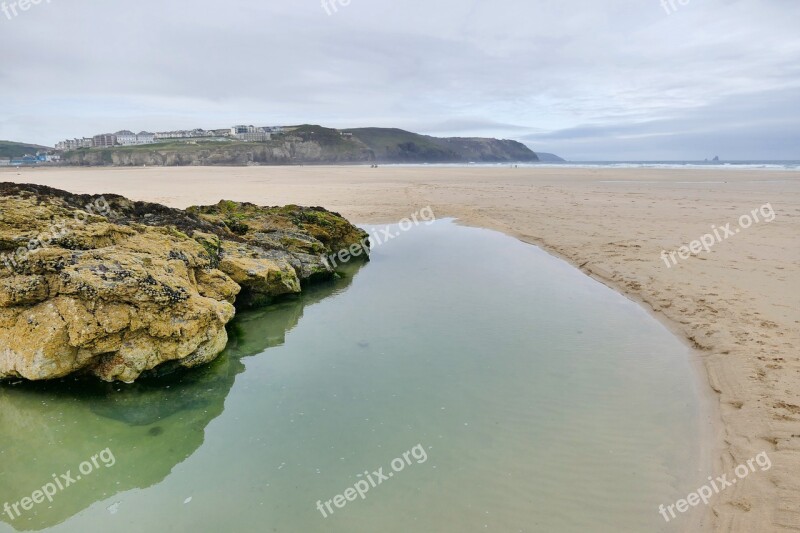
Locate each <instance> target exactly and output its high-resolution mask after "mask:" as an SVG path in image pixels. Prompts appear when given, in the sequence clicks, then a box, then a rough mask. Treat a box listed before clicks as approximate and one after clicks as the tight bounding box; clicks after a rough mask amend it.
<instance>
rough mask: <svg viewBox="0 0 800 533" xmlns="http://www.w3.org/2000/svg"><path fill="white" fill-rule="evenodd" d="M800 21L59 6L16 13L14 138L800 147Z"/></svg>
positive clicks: (707, 8)
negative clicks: (799, 24) (162, 134)
mask: <svg viewBox="0 0 800 533" xmlns="http://www.w3.org/2000/svg"><path fill="white" fill-rule="evenodd" d="M6 1H7V2H8V1H9V0H6ZM797 20H800V4H798V3H797V2H787V1H784V0H691V1H690V2H689V3H688V5H686V6H680V8H679V9H678V10H677V11H676V12H674V13H672V14H669V15H668V14H667V13H666V12H665V11H664V9H663V8H662V7H661V5H660V2H659V0H644V1H643V0H599V1H598V0H539V1H536V2H530V1H529V0H497V1H493V2H478V1H477V0H472V1H466V0H405V1H404V2H392V1H390V0H351V2H350V5H348V6H347V7H340V8H339V10H338V11H337V12H336V13H335V14H333V15H332V16H328V15H327V14H326V12H325V10H324V9H323V8H322V6H321V4H320V2H319V1H318V0H291V1H283V2H280V1H277V0H269V1H263V0H258V1H256V0H229V1H226V2H217V1H214V2H212V1H210V0H191V1H190V0H172V1H170V2H163V1H160V0H159V1H156V0H140V1H137V2H128V3H123V2H103V1H101V0H52V2H51V3H49V4H45V3H43V4H40V5H38V6H34V7H32V8H31V9H30V10H28V11H27V12H25V13H20V14H19V16H18V17H16V18H14V19H13V20H7V19H6V17H5V16H4V15H2V14H0V47H2V50H4V51H5V52H6V53H5V54H4V55H3V59H2V60H0V99H1V100H2V102H3V113H2V114H0V138H11V139H15V140H25V141H30V142H39V143H49V144H52V143H54V142H56V141H57V140H59V139H61V138H64V137H67V136H77V135H87V134H91V133H97V132H100V131H111V130H117V129H121V128H129V129H154V130H157V129H173V128H179V127H223V126H227V125H230V124H232V123H235V122H247V123H263V124H288V123H300V122H316V123H323V124H328V125H331V126H338V127H354V126H396V127H404V128H406V129H414V130H417V131H420V132H422V133H430V134H447V135H477V134H480V135H495V136H499V137H511V138H524V140H525V141H526V142H529V143H530V144H531V145H532V146H533V147H534V148H538V149H541V150H543V151H554V152H557V153H560V155H564V156H565V157H570V158H585V157H591V158H602V159H624V158H626V157H629V156H631V155H636V156H637V158H663V156H664V155H666V154H669V155H671V156H673V157H676V158H684V157H689V154H694V153H696V152H697V150H698V143H699V144H700V145H702V144H703V142H705V144H714V143H715V142H726V143H728V145H727V146H728V147H729V149H730V150H731V151H735V150H738V149H742V150H744V152H743V156H746V157H750V158H763V157H768V156H771V155H775V154H777V153H781V154H786V155H791V154H794V155H793V156H792V157H800V154H798V153H796V150H795V152H792V149H791V148H790V147H788V146H787V147H785V148H780V149H778V148H777V147H778V146H783V144H784V141H783V140H782V139H786V141H785V142H786V143H788V144H791V140H794V141H796V140H797V134H796V133H793V132H792V131H791V128H790V125H789V124H788V122H787V121H786V120H785V119H786V117H789V116H792V114H791V113H788V114H787V113H785V111H786V109H787V106H789V105H794V106H795V107H796V104H797V102H796V100H791V99H790V98H789V97H785V98H783V100H781V99H780V98H777V99H776V98H774V95H778V94H779V95H784V96H786V95H787V94H789V93H790V92H791V91H792V90H794V91H796V90H797V89H798V86H799V85H800V38H798V34H797V31H796V21H797ZM731 105H733V106H735V108H736V112H735V120H733V119H732V116H731V114H726V113H724V109H725V107H726V106H731ZM781 116H783V117H784V119H781ZM693 117H694V118H693ZM697 117H704V118H703V119H702V120H700V119H699V118H697ZM779 131H780V132H781V137H780V139H775V137H776V134H777V132H779ZM655 139H661V141H662V142H656V141H655ZM779 141H780V142H779ZM795 146H800V143H796V142H795ZM667 147H668V148H667ZM720 151H722V150H720Z"/></svg>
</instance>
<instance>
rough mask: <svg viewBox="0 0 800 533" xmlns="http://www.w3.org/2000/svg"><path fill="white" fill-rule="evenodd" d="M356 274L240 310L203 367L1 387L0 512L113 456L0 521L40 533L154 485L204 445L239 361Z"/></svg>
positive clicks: (280, 335)
mask: <svg viewBox="0 0 800 533" xmlns="http://www.w3.org/2000/svg"><path fill="white" fill-rule="evenodd" d="M358 268H359V266H352V267H349V268H348V270H347V271H345V272H344V274H345V275H344V276H343V277H341V278H339V279H337V280H335V281H332V282H328V283H325V284H322V285H319V286H315V287H309V288H308V290H307V292H305V293H304V294H303V295H301V296H299V297H296V298H293V299H291V300H286V301H283V302H280V303H277V304H275V305H272V306H270V307H268V308H264V309H260V310H257V311H249V312H243V313H241V314H240V316H238V317H237V318H236V319H234V321H233V322H231V324H229V335H230V342H229V344H228V347H227V348H226V350H225V353H224V354H223V355H222V356H221V357H219V358H218V359H216V360H215V361H213V362H212V363H210V364H208V365H206V366H204V367H200V368H196V369H193V370H179V371H176V372H174V373H171V374H168V375H165V376H160V377H158V376H152V377H150V378H147V379H142V380H140V381H137V382H136V383H134V384H132V385H124V384H119V383H116V384H108V383H101V382H98V381H97V380H86V381H83V380H78V379H75V378H68V379H65V380H60V381H58V382H50V383H46V382H45V383H42V382H39V383H24V382H23V383H20V384H18V385H16V386H4V387H0V428H2V436H0V505H2V502H5V501H8V502H10V503H14V502H18V501H20V500H21V499H22V498H23V497H26V496H27V497H29V496H30V495H31V494H32V493H33V491H35V490H38V489H41V487H42V485H43V484H45V483H48V482H49V481H51V480H52V475H53V474H54V473H55V474H60V473H66V472H67V471H68V470H71V471H72V473H73V474H74V473H76V472H77V471H78V466H79V465H80V464H81V462H83V461H86V460H88V459H90V458H91V457H92V456H93V455H95V454H97V453H98V452H100V451H101V450H104V449H105V448H109V449H110V450H111V451H112V452H113V454H114V457H115V458H116V464H114V466H112V467H110V468H105V467H103V466H101V467H100V468H99V469H97V470H96V471H95V472H94V473H92V475H89V476H84V478H83V479H81V481H80V482H78V483H77V484H76V485H75V486H73V487H69V488H68V489H67V490H65V491H61V492H59V493H58V495H57V497H56V498H55V499H54V502H53V503H52V504H51V503H49V502H45V503H43V504H39V505H35V506H34V507H33V509H32V510H30V511H26V512H24V514H23V515H22V516H21V517H20V518H17V519H16V520H13V521H12V520H11V519H10V518H9V517H8V516H7V515H2V516H0V520H2V521H4V522H6V523H7V524H10V525H11V526H13V527H14V528H15V529H17V530H19V531H25V530H34V531H38V530H41V529H44V528H47V527H52V526H54V525H56V524H60V523H61V522H63V521H65V520H67V519H68V518H70V517H71V516H73V515H75V514H77V513H78V512H80V511H82V510H83V509H85V508H87V507H88V506H90V505H91V504H92V503H94V502H96V501H100V500H103V499H106V498H110V497H111V496H113V495H114V494H117V493H119V492H122V491H125V490H129V489H132V488H147V487H149V486H152V485H154V484H156V483H159V482H161V481H162V480H163V479H164V478H165V477H167V476H168V475H169V473H170V472H171V471H172V469H173V467H174V466H175V465H177V464H179V463H181V462H183V461H184V460H186V459H187V458H188V457H189V456H190V455H192V454H193V453H194V452H195V451H196V450H197V449H198V448H199V447H200V446H201V445H202V443H203V439H204V431H205V428H206V426H207V425H208V424H209V422H211V420H213V419H214V418H216V417H217V416H219V415H220V414H222V411H223V410H224V405H225V399H226V397H227V396H228V393H229V392H230V390H231V388H232V387H233V384H234V381H235V379H236V376H237V375H238V374H240V373H241V372H242V371H243V370H244V369H245V365H244V363H243V362H242V361H241V360H242V359H243V358H245V357H248V356H252V355H256V354H260V353H262V352H264V350H266V349H267V348H270V347H272V346H278V345H281V344H283V343H284V340H285V335H286V332H287V331H289V330H291V329H292V328H294V327H295V326H296V325H297V324H298V322H299V321H300V319H301V318H302V316H303V309H304V307H306V306H308V305H313V304H315V303H317V302H319V301H321V300H323V299H324V298H326V297H328V296H330V295H332V294H336V293H337V292H340V291H342V290H344V289H345V288H346V287H347V286H348V285H349V284H350V282H351V280H352V279H353V276H355V274H356V273H357V271H358ZM265 356H266V357H268V354H267V355H265ZM0 512H2V511H1V510H0ZM29 519H30V520H29Z"/></svg>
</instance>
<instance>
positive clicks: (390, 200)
mask: <svg viewBox="0 0 800 533" xmlns="http://www.w3.org/2000/svg"><path fill="white" fill-rule="evenodd" d="M0 181H16V182H24V183H41V184H45V185H50V186H53V187H58V188H61V189H66V190H69V191H72V192H76V193H92V194H100V193H106V192H109V193H117V194H122V195H125V196H128V197H130V198H134V199H139V200H149V201H154V202H160V203H164V204H167V205H170V206H173V207H181V208H183V207H187V206H189V205H193V204H201V203H203V204H208V203H216V202H217V201H218V200H220V199H222V198H225V199H230V200H237V201H249V202H254V203H258V204H262V205H281V204H288V203H295V204H302V205H321V206H324V207H327V208H329V209H332V210H334V211H338V212H340V213H342V214H343V215H345V216H346V217H348V218H350V219H351V220H353V221H354V222H359V223H383V222H387V223H389V222H397V221H399V220H400V219H402V218H404V217H408V216H410V215H412V214H413V213H416V212H418V211H419V210H420V209H422V208H424V207H426V206H431V207H432V208H433V210H434V212H435V213H436V215H437V217H439V218H443V217H456V218H458V219H459V220H460V221H461V222H462V223H465V224H469V225H475V226H482V227H487V228H491V229H497V230H500V231H503V232H505V233H508V234H510V235H513V236H515V237H517V238H519V239H521V240H523V241H526V242H530V243H533V244H536V245H538V246H541V247H542V248H543V249H545V250H548V251H549V252H551V253H553V254H555V255H558V256H561V257H562V258H564V259H566V260H567V261H569V262H571V263H572V264H574V265H575V266H577V267H579V268H580V269H581V270H583V271H584V272H585V273H587V274H588V275H591V276H593V277H595V278H596V279H598V280H600V281H602V282H603V283H606V284H607V285H609V286H611V287H613V288H615V289H617V290H619V291H620V292H623V293H624V294H626V295H628V296H629V297H630V298H632V299H634V300H635V301H638V302H641V303H642V305H644V306H645V307H647V308H648V309H650V310H651V311H652V312H653V313H655V315H656V316H658V317H659V318H660V319H662V320H663V321H664V322H665V323H666V324H668V325H669V326H670V327H671V328H672V329H673V330H674V331H675V332H676V333H677V334H679V335H681V336H682V337H683V338H685V339H686V340H687V342H689V343H691V345H692V346H693V347H694V348H695V349H696V350H695V353H696V354H697V360H698V362H699V365H698V366H699V367H700V368H703V369H705V373H704V375H703V379H704V382H705V383H707V385H704V386H705V387H706V390H707V391H708V393H709V394H710V395H713V396H712V397H713V400H714V403H715V406H714V407H715V410H714V414H713V416H714V418H718V420H716V422H717V424H716V428H717V430H716V431H715V434H714V436H713V437H711V438H710V439H709V440H710V441H711V442H709V445H710V449H711V450H713V459H714V469H713V470H714V471H713V472H708V473H707V475H712V474H713V475H714V476H717V475H722V474H728V476H729V477H731V476H732V475H733V474H732V472H733V469H734V468H735V467H736V466H737V465H739V464H743V463H745V462H746V461H747V460H748V459H751V458H752V457H755V456H756V455H757V454H759V453H760V452H762V451H766V452H767V453H768V454H769V457H770V459H771V460H772V468H771V469H770V470H768V471H766V472H757V473H753V474H751V475H750V476H748V477H747V478H745V479H743V480H740V481H739V482H738V483H737V484H736V485H735V486H733V487H731V488H728V489H727V490H725V491H724V492H722V493H720V494H719V495H718V496H716V497H715V498H714V499H713V501H712V505H711V507H710V508H709V509H708V511H709V512H706V514H705V515H704V517H703V522H704V526H706V527H708V528H710V529H713V530H715V531H737V532H753V531H796V530H798V529H800V503H798V502H800V481H798V480H800V354H798V348H797V346H799V345H800V246H798V241H799V240H800V238H799V237H798V235H800V172H781V171H756V170H737V169H731V170H716V169H713V170H655V169H571V168H517V169H512V168H485V167H470V168H441V167H412V168H400V167H382V168H377V169H372V168H369V167H247V168H207V167H201V168H194V167H191V168H137V169H21V170H13V169H3V170H0ZM765 204H770V205H771V207H772V209H773V210H774V213H775V219H774V220H772V221H771V222H767V221H766V220H764V218H765V217H763V216H760V218H761V221H760V222H758V223H754V224H753V225H752V226H751V227H749V228H739V229H740V232H738V233H735V234H734V235H731V236H729V238H726V239H724V240H722V241H721V242H715V243H714V244H713V246H712V247H711V249H710V251H709V252H706V251H705V250H702V251H700V252H699V253H697V254H692V255H691V257H688V258H687V259H680V258H678V260H677V264H673V265H672V266H670V267H668V266H667V264H666V263H665V261H664V259H663V258H662V256H661V252H662V250H666V251H667V252H670V251H676V250H678V249H679V248H680V247H681V246H682V245H685V244H688V243H689V242H691V241H693V240H695V239H699V238H700V237H701V236H703V235H704V234H708V233H710V232H711V226H712V225H714V226H716V227H717V228H721V227H722V226H725V224H727V223H731V227H732V228H738V227H739V218H740V217H741V216H742V215H748V214H751V212H752V211H753V210H754V209H758V208H759V207H761V206H763V205H765ZM676 257H677V256H676ZM697 488H699V487H686V493H687V494H688V493H689V492H692V491H694V490H696V489H697ZM664 503H665V504H666V503H670V502H664ZM654 512H655V511H654ZM677 527H680V526H678V525H677V524H676V528H677ZM687 527H695V526H687ZM698 527H699V526H698Z"/></svg>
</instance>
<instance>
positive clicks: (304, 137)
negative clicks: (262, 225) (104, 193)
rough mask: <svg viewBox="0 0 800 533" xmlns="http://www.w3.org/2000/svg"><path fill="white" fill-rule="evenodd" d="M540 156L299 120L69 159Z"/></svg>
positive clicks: (156, 162) (151, 162)
mask: <svg viewBox="0 0 800 533" xmlns="http://www.w3.org/2000/svg"><path fill="white" fill-rule="evenodd" d="M532 161H538V157H537V156H536V154H535V153H534V152H533V151H531V150H530V149H529V148H528V147H526V146H525V145H524V144H522V143H519V142H516V141H509V140H497V139H484V138H437V137H430V136H426V135H419V134H416V133H411V132H407V131H403V130H398V129H383V128H362V129H353V130H342V131H339V130H334V129H331V128H324V127H322V126H311V125H304V126H297V127H294V128H290V131H288V132H287V133H285V134H282V135H276V136H275V137H274V138H273V139H272V140H270V141H267V142H250V143H248V142H241V141H234V140H229V141H210V140H205V141H203V140H192V141H182V142H181V141H174V142H169V143H163V144H152V145H143V146H129V147H115V148H106V149H81V150H76V151H74V152H68V153H67V154H65V157H64V162H65V163H66V164H70V165H84V166H101V165H114V166H143V165H148V166H187V165H253V164H256V165H257V164H262V165H299V164H358V163H383V164H386V163H469V162H475V163H498V162H532Z"/></svg>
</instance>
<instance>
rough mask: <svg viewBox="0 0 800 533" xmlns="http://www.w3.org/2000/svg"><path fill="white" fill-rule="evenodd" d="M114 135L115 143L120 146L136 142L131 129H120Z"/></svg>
mask: <svg viewBox="0 0 800 533" xmlns="http://www.w3.org/2000/svg"><path fill="white" fill-rule="evenodd" d="M114 135H116V136H117V144H118V145H120V146H132V145H134V144H136V134H135V133H133V132H132V131H128V130H122V131H118V132H117V133H115V134H114Z"/></svg>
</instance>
